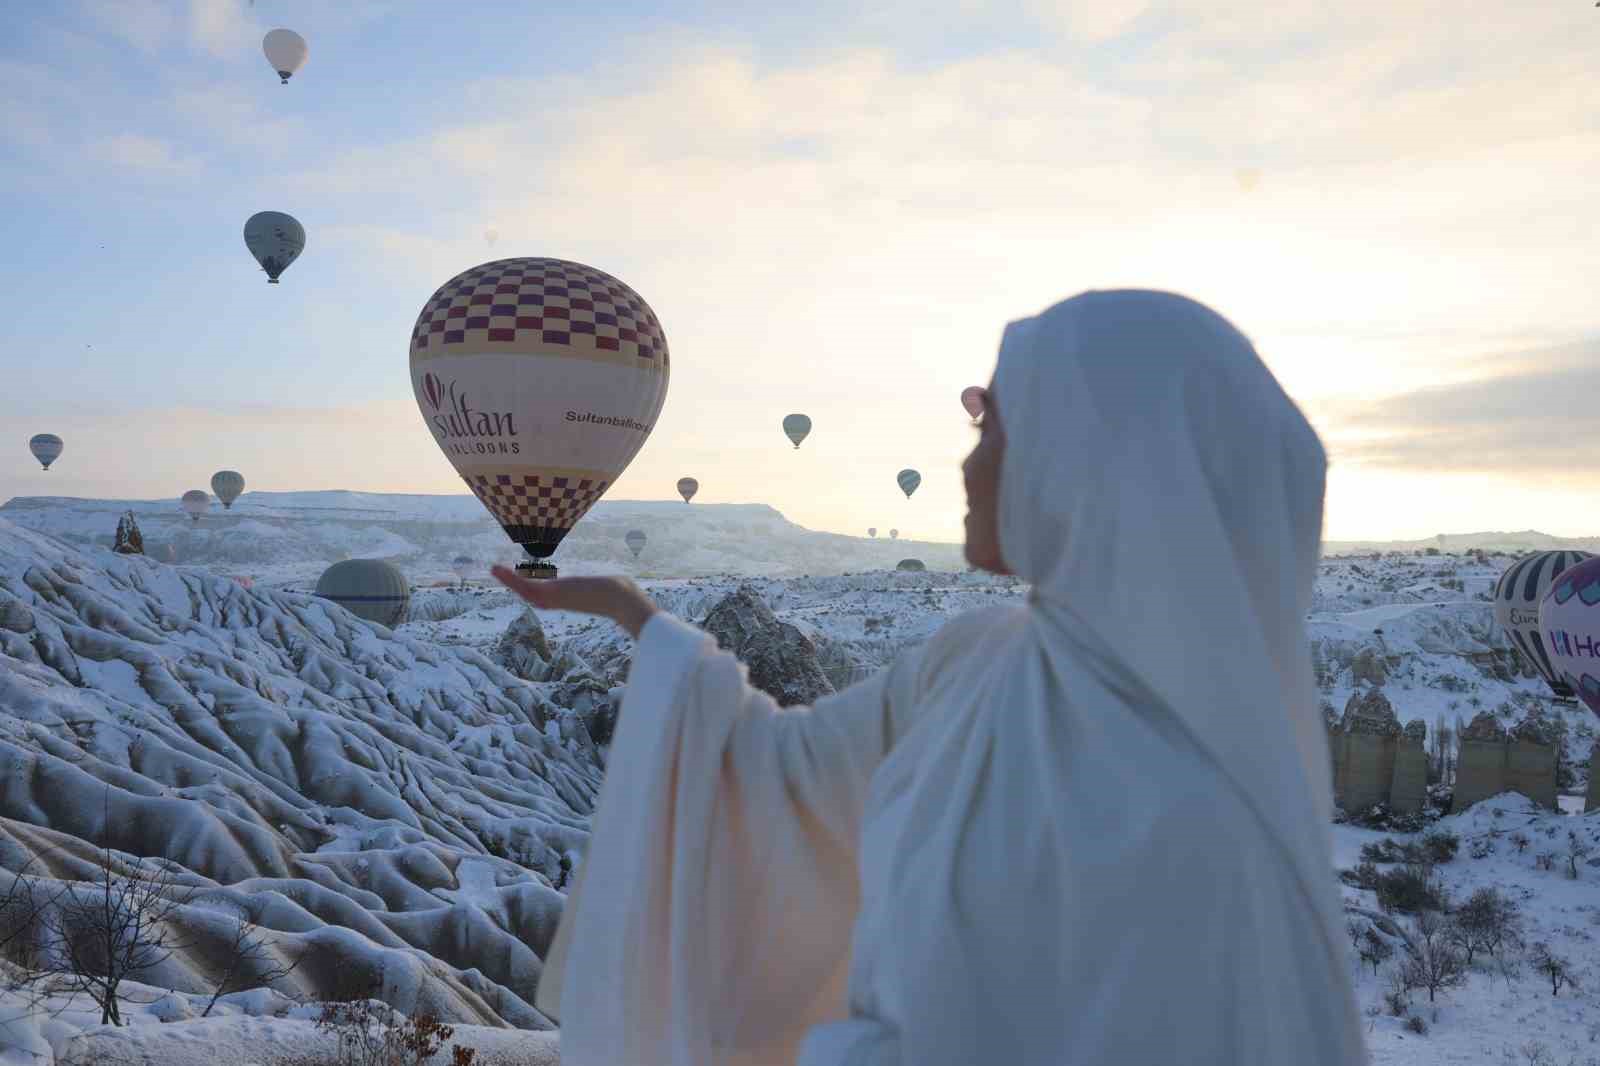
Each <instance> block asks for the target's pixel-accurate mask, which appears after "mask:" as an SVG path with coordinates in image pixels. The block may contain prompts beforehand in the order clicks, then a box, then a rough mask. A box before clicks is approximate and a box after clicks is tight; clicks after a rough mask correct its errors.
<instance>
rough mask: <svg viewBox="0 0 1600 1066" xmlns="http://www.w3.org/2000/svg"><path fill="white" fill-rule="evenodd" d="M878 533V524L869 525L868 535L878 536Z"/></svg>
mask: <svg viewBox="0 0 1600 1066" xmlns="http://www.w3.org/2000/svg"><path fill="white" fill-rule="evenodd" d="M877 535H878V527H877V526H868V527H867V536H869V537H876V536H877Z"/></svg>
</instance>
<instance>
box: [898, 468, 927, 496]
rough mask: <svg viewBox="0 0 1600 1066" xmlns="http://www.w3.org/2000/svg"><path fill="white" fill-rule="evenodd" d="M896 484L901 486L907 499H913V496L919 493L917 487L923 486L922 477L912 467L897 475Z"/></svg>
mask: <svg viewBox="0 0 1600 1066" xmlns="http://www.w3.org/2000/svg"><path fill="white" fill-rule="evenodd" d="M894 479H895V482H896V483H897V484H899V486H900V491H901V492H903V493H905V494H906V499H908V500H909V499H911V494H912V493H913V492H916V491H917V486H918V485H920V484H922V475H921V474H919V473H917V472H916V471H915V470H912V469H911V468H910V467H907V468H906V469H904V470H902V471H900V473H898V474H896V475H895V477H894Z"/></svg>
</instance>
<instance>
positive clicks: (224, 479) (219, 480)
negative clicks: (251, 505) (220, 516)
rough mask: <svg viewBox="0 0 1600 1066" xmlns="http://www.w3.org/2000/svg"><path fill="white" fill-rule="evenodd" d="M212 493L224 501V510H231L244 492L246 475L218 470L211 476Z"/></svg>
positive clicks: (234, 471)
mask: <svg viewBox="0 0 1600 1066" xmlns="http://www.w3.org/2000/svg"><path fill="white" fill-rule="evenodd" d="M211 491H212V492H214V493H216V494H217V499H219V500H221V501H222V507H223V509H224V510H231V509H232V508H233V501H234V500H237V499H238V498H239V494H240V493H242V492H244V475H243V474H241V473H239V472H238V471H237V470H218V471H217V472H216V473H215V474H212V475H211Z"/></svg>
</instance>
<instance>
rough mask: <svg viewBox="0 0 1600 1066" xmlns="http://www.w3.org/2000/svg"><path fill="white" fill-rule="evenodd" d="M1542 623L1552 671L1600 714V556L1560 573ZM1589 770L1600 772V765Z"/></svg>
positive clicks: (1544, 605)
mask: <svg viewBox="0 0 1600 1066" xmlns="http://www.w3.org/2000/svg"><path fill="white" fill-rule="evenodd" d="M1539 627H1540V629H1541V630H1543V636H1544V642H1545V647H1546V648H1547V649H1548V650H1549V653H1550V666H1551V671H1552V672H1553V673H1554V674H1555V675H1556V676H1557V677H1559V678H1560V679H1561V680H1562V681H1563V682H1564V683H1565V684H1566V686H1567V688H1568V689H1569V690H1570V691H1571V692H1572V694H1573V695H1574V696H1576V697H1577V698H1578V699H1580V700H1582V701H1583V704H1584V706H1586V707H1588V708H1589V709H1590V710H1591V711H1593V712H1594V713H1595V714H1597V715H1600V558H1589V559H1585V560H1583V561H1582V562H1580V563H1578V564H1577V565H1576V566H1570V567H1568V568H1567V569H1566V570H1563V571H1562V572H1561V574H1560V575H1559V576H1557V578H1556V580H1555V581H1554V582H1553V583H1552V584H1551V585H1550V591H1549V592H1547V593H1545V596H1544V599H1543V600H1541V601H1540V602H1539ZM1589 772H1590V773H1591V774H1593V773H1600V767H1594V766H1591V767H1590V769H1589ZM1592 794H1593V793H1592V792H1591V795H1592Z"/></svg>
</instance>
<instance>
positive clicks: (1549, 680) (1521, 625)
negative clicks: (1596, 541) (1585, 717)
mask: <svg viewBox="0 0 1600 1066" xmlns="http://www.w3.org/2000/svg"><path fill="white" fill-rule="evenodd" d="M1587 558H1589V553H1588V552H1579V551H1553V552H1534V553H1533V554H1532V555H1525V556H1523V557H1522V558H1521V559H1518V560H1517V561H1516V562H1514V563H1512V564H1511V565H1510V566H1509V567H1508V568H1507V569H1506V572H1505V573H1503V574H1501V575H1500V580H1499V581H1498V582H1496V583H1495V586H1494V620H1495V621H1496V622H1499V623H1500V628H1501V629H1504V630H1505V631H1506V636H1508V637H1510V638H1511V643H1513V644H1515V645H1516V647H1517V651H1519V652H1521V653H1522V656H1523V658H1525V659H1527V660H1528V662H1529V663H1530V664H1531V665H1532V666H1533V668H1534V669H1535V670H1537V671H1539V676H1540V677H1542V678H1544V681H1545V684H1547V685H1549V686H1550V691H1551V692H1554V693H1555V694H1556V695H1557V696H1558V697H1559V698H1561V699H1572V698H1573V694H1572V689H1571V687H1570V686H1568V685H1567V683H1566V682H1565V681H1563V680H1561V677H1560V676H1559V674H1557V672H1556V670H1555V667H1554V666H1552V665H1551V663H1550V654H1549V652H1548V651H1547V650H1546V648H1545V645H1544V634H1543V632H1542V631H1541V630H1540V628H1539V601H1540V600H1542V599H1544V594H1545V593H1546V592H1549V591H1550V586H1551V585H1553V584H1555V580H1556V577H1557V575H1559V574H1560V573H1561V572H1562V571H1563V570H1565V569H1567V568H1568V567H1570V566H1576V565H1577V564H1578V563H1580V562H1582V561H1583V560H1585V559H1587Z"/></svg>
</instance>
